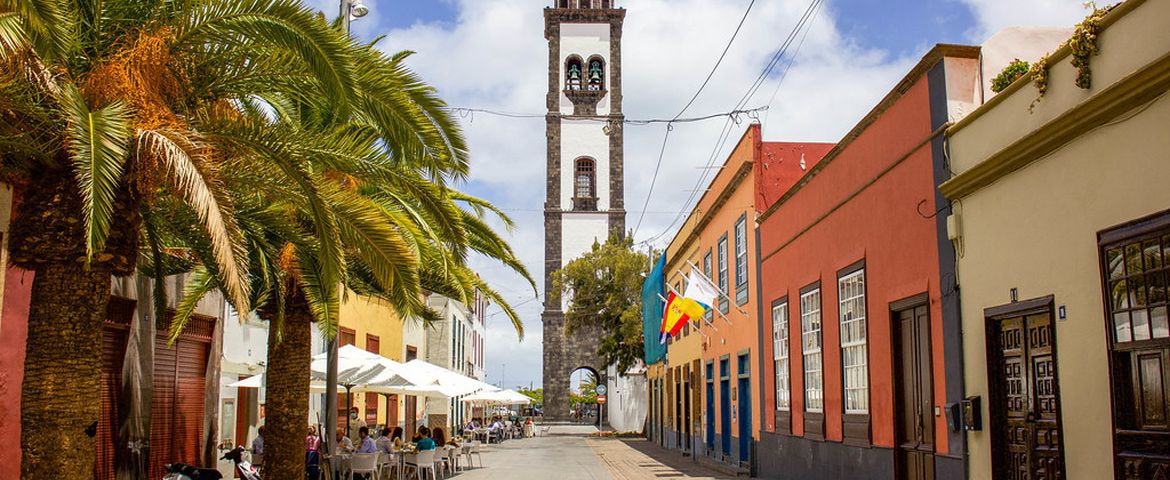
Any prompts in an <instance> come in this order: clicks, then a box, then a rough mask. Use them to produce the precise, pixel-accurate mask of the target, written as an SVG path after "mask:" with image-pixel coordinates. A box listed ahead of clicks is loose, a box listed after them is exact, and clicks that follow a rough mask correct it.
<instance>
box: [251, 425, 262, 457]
mask: <svg viewBox="0 0 1170 480" xmlns="http://www.w3.org/2000/svg"><path fill="white" fill-rule="evenodd" d="M252 453H256V454H260V455H263V454H264V426H263V425H261V426H260V428H258V429H257V430H256V439H255V440H252Z"/></svg>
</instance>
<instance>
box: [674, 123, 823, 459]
mask: <svg viewBox="0 0 1170 480" xmlns="http://www.w3.org/2000/svg"><path fill="white" fill-rule="evenodd" d="M830 148H832V144H824V143H786V142H765V141H764V140H763V138H762V132H761V127H760V125H758V124H753V125H751V126H749V127H748V128H747V129H746V130H745V131H744V133H743V136H742V137H741V138H740V140H739V142H738V143H737V144H736V145H735V147H734V148H733V149H732V151H731V153H730V154H729V155H728V158H727V159H726V161H725V162H724V163H723V166H722V168H721V169H720V170H719V171H718V173H717V174H716V175H715V177H714V178H713V179H712V180H711V183H710V184H709V185H708V188H707V190H706V192H705V193H704V194H703V195H702V196H701V197H700V198H699V201H698V203H697V204H696V206H695V208H694V209H693V210H692V211H691V212H690V214H689V215H688V216H687V218H686V220H685V221H684V222H683V225H682V226H681V227H680V229H679V232H678V233H677V234H676V235H675V236H674V238H673V239H672V241H671V242H670V244H669V246H668V247H667V249H666V270H665V272H664V273H665V276H664V278H665V281H666V284H667V285H668V286H669V287H670V289H672V290H674V291H676V292H678V293H679V294H682V293H684V292H685V291H686V287H687V285H686V282H687V280H686V279H687V276H688V275H689V274H690V273H691V271H692V270H693V269H695V270H697V271H698V272H697V273H699V274H700V275H702V276H704V277H707V278H708V279H710V281H711V282H712V283H713V284H714V285H716V286H717V287H718V288H719V289H720V290H721V291H722V292H723V296H722V297H721V298H719V299H717V300H716V302H715V303H716V305H714V306H713V307H714V309H713V311H712V312H711V313H710V314H709V315H708V316H706V317H705V318H702V319H692V320H693V321H692V322H691V323H690V324H688V325H687V326H685V327H683V329H682V331H681V332H680V335H679V336H678V337H677V338H671V339H670V340H669V341H668V344H667V353H666V360H665V362H664V364H663V365H662V369H661V370H657V369H656V370H654V374H653V376H652V377H651V382H652V384H653V385H655V389H659V387H658V385H660V384H661V391H660V392H655V397H656V398H655V399H654V401H655V402H661V404H662V405H655V406H654V407H653V408H657V409H660V410H661V411H662V415H659V416H656V417H655V418H656V421H657V422H658V423H659V425H654V427H655V428H656V429H657V430H659V431H660V432H661V433H660V434H659V435H657V436H656V437H655V440H656V441H657V442H658V443H659V444H661V445H663V446H666V447H668V448H677V449H680V450H682V451H684V452H690V453H693V454H694V455H695V456H696V457H702V458H707V459H710V460H713V461H716V462H720V463H724V464H729V465H732V466H733V467H737V468H742V469H744V470H745V471H748V470H750V468H751V466H752V464H753V459H752V454H751V452H752V451H753V446H754V444H755V443H756V442H757V441H758V440H759V439H760V436H759V433H760V426H761V425H762V417H761V415H760V413H759V412H761V411H762V410H761V403H760V401H761V400H760V399H761V397H760V395H758V394H756V393H753V392H756V391H757V390H758V389H759V385H760V379H761V369H760V368H761V367H760V363H759V362H758V361H757V360H756V359H757V358H758V357H759V355H760V350H759V342H758V341H757V338H758V337H759V336H760V330H759V326H758V324H757V322H756V314H757V311H758V306H757V298H758V296H759V290H758V278H759V277H758V276H757V273H756V269H757V265H758V263H757V260H756V259H757V254H758V252H759V250H758V248H757V246H756V244H757V238H756V236H755V219H756V217H757V215H758V214H759V213H760V211H761V210H762V205H764V204H763V203H762V202H761V201H762V200H764V199H768V198H778V197H779V196H780V194H781V193H783V192H784V191H785V190H786V189H787V188H788V187H791V186H792V185H793V183H795V182H796V180H797V179H799V178H801V176H802V175H803V174H804V173H805V172H806V171H807V169H809V168H812V167H813V166H814V165H816V163H817V162H818V161H819V160H820V158H821V157H822V156H823V155H824V154H825V152H827V151H829V149H830ZM658 397H660V398H658Z"/></svg>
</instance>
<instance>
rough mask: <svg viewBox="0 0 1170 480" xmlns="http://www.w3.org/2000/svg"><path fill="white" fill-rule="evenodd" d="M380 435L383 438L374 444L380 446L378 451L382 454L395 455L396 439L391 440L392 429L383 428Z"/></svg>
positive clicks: (379, 438)
mask: <svg viewBox="0 0 1170 480" xmlns="http://www.w3.org/2000/svg"><path fill="white" fill-rule="evenodd" d="M379 435H381V436H380V437H378V440H377V441H376V442H374V443H375V444H377V445H378V451H381V452H382V453H394V439H393V438H390V427H382V431H381V432H379Z"/></svg>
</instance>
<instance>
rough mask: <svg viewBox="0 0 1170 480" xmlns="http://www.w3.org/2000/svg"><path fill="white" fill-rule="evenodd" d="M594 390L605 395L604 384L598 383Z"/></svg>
mask: <svg viewBox="0 0 1170 480" xmlns="http://www.w3.org/2000/svg"><path fill="white" fill-rule="evenodd" d="M596 391H597V394H598V395H605V391H606V390H605V385H598V386H597V389H596Z"/></svg>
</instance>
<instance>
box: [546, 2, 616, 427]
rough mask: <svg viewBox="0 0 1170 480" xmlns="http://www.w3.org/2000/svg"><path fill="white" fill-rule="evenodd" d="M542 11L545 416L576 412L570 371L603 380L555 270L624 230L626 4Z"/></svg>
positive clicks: (591, 343) (589, 337)
mask: <svg viewBox="0 0 1170 480" xmlns="http://www.w3.org/2000/svg"><path fill="white" fill-rule="evenodd" d="M555 5H556V6H555V7H551V8H545V9H544V27H545V28H544V35H545V38H546V39H547V40H548V46H549V50H548V55H549V57H548V96H547V99H546V103H547V107H548V114H547V116H546V117H545V118H546V121H547V124H546V129H547V130H546V133H547V141H548V145H547V162H548V163H547V183H546V191H547V198H546V200H545V205H544V211H545V213H544V215H545V221H544V229H545V232H544V234H545V257H544V274H545V282H544V284H545V287H544V288H545V291H544V311H543V313H542V314H541V321H542V323H543V325H544V333H543V335H544V338H543V339H544V342H543V349H544V351H543V357H544V358H543V359H544V398H545V405H544V414H545V416H546V417H548V418H556V419H565V418H568V416H569V376H570V375H571V374H572V372H573V371H574V370H577V369H578V368H587V369H589V370H592V371H593V372H594V373H595V374H597V375H598V378H599V379H601V381H604V374H605V365H602V364H601V362H600V360H599V359H598V357H597V346H598V345H597V341H596V339H597V338H598V335H595V334H591V333H589V332H580V333H579V334H577V335H573V336H572V337H569V336H566V335H565V316H564V309H565V307H566V305H567V301H568V299H564V298H561V294H560V292H557V291H554V289H553V282H552V281H551V278H552V274H553V272H555V271H557V270H558V269H560V268H561V267H563V266H564V265H565V264H567V263H569V261H571V260H573V259H574V258H576V257H578V256H579V255H581V254H582V253H585V252H587V251H589V249H590V248H591V247H592V245H593V243H594V242H604V241H605V240H606V238H608V236H609V235H610V234H611V233H616V234H619V235H620V234H622V233H623V232H624V230H625V218H626V217H625V194H624V183H623V171H622V165H623V141H622V135H623V128H624V120H625V116H624V115H623V114H622V83H621V82H622V76H621V38H622V22H623V21H624V19H625V13H626V11H625V10H624V9H620V8H614V7H615V6H614V5H613V2H612V1H611V0H558V1H557V2H556V4H555Z"/></svg>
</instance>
